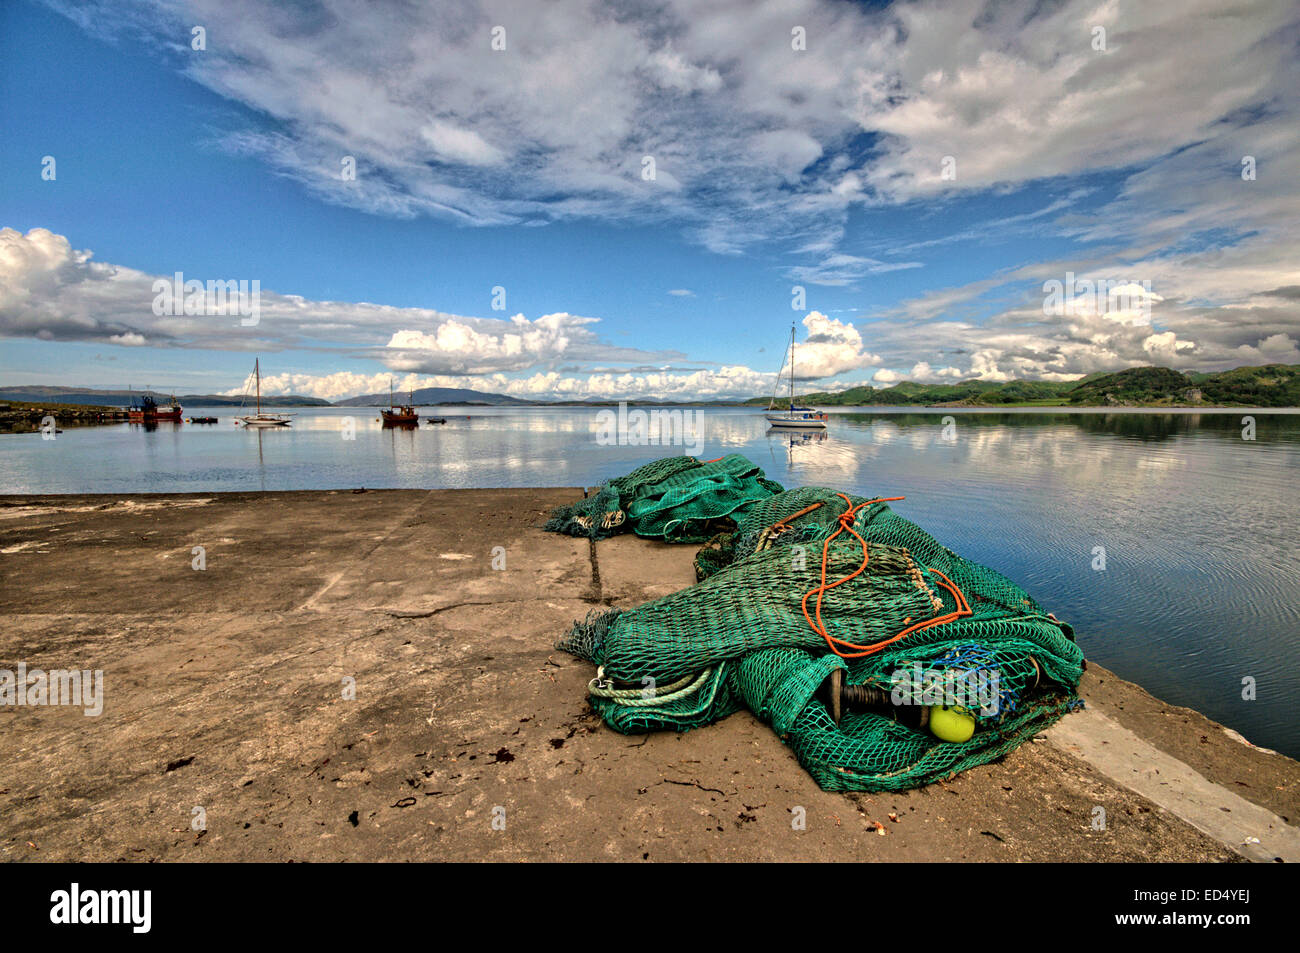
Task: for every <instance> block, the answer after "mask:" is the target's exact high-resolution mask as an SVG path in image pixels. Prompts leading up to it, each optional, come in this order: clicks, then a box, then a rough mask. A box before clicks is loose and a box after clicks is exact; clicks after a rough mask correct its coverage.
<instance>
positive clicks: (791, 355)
mask: <svg viewBox="0 0 1300 953" xmlns="http://www.w3.org/2000/svg"><path fill="white" fill-rule="evenodd" d="M794 328H795V325H794V322H793V321H791V322H790V409H791V410H794Z"/></svg>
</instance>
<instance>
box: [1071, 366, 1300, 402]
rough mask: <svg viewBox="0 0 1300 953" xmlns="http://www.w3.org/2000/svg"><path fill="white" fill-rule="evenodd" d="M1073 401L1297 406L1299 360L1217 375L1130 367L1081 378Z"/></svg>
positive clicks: (1164, 368) (1298, 399)
mask: <svg viewBox="0 0 1300 953" xmlns="http://www.w3.org/2000/svg"><path fill="white" fill-rule="evenodd" d="M1067 397H1068V399H1069V402H1070V403H1071V404H1083V405H1099V404H1141V405H1143V406H1161V405H1172V404H1180V405H1182V404H1190V405H1195V404H1212V405H1226V406H1243V407H1297V406H1300V364H1264V365H1262V366H1258V367H1237V368H1233V369H1232V370H1230V371H1220V372H1218V373H1216V374H1182V373H1179V372H1178V371H1175V370H1171V369H1170V368H1168V367H1130V368H1128V369H1127V370H1123V371H1117V372H1116V373H1114V374H1103V375H1101V376H1099V377H1095V378H1093V379H1091V380H1089V381H1085V382H1081V383H1080V384H1079V385H1078V386H1077V387H1075V388H1074V389H1072V390H1071V391H1069V393H1068V394H1067Z"/></svg>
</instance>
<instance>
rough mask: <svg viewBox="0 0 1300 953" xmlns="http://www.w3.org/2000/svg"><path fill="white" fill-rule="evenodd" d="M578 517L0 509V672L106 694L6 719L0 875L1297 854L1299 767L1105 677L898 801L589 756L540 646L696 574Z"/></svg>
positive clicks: (340, 506) (749, 729)
mask: <svg viewBox="0 0 1300 953" xmlns="http://www.w3.org/2000/svg"><path fill="white" fill-rule="evenodd" d="M580 495H581V490H579V489H548V490H473V491H456V490H436V491H429V492H422V491H396V490H394V491H370V492H350V491H346V490H343V491H332V492H331V491H314V492H301V493H269V494H252V493H250V494H209V495H184V496H183V495H160V496H153V495H150V496H47V497H17V496H8V497H0V610H2V611H3V619H4V629H3V635H2V636H0V669H6V670H11V671H16V668H17V666H18V665H19V663H24V664H25V665H26V666H27V668H28V670H29V671H30V670H32V669H35V668H42V669H77V670H87V671H94V670H101V671H102V672H103V698H102V702H103V711H102V714H99V715H97V716H87V715H85V714H84V713H83V711H82V709H81V708H80V707H71V706H39V705H38V706H31V705H24V706H17V705H2V706H0V746H2V747H3V751H4V757H3V758H0V857H2V858H3V859H4V860H7V861H49V860H97V861H113V860H127V861H151V860H235V861H238V860H303V861H307V860H311V861H341V860H366V861H369V860H465V859H482V860H522V859H537V860H627V861H632V860H651V861H657V860H877V861H891V860H930V861H940V860H967V861H1013V860H1043V861H1054V860H1070V861H1164V860H1174V861H1204V860H1217V861H1240V860H1244V859H1250V860H1259V861H1270V862H1271V861H1273V860H1275V859H1277V858H1281V859H1283V860H1288V861H1295V860H1300V829H1298V828H1297V827H1296V826H1295V825H1296V824H1297V823H1300V764H1297V763H1296V762H1295V761H1292V760H1291V759H1289V758H1286V757H1283V756H1282V755H1280V754H1275V753H1270V752H1266V751H1263V750H1261V749H1257V748H1254V747H1252V746H1250V745H1249V744H1248V743H1246V742H1245V741H1244V740H1243V739H1241V738H1240V737H1239V736H1237V735H1235V734H1234V733H1232V732H1229V731H1227V730H1226V729H1224V728H1223V727H1222V726H1220V725H1218V724H1216V723H1214V722H1212V721H1210V720H1208V719H1206V718H1205V717H1203V716H1201V715H1200V714H1198V713H1197V712H1194V711H1191V710H1189V709H1185V708H1178V707H1174V706H1170V705H1166V704H1164V703H1163V702H1161V701H1159V700H1158V699H1156V698H1153V697H1152V696H1150V695H1149V694H1147V693H1146V692H1144V691H1143V690H1142V689H1141V688H1139V687H1137V686H1135V685H1132V684H1130V683H1128V682H1125V681H1123V680H1121V679H1119V678H1117V677H1115V676H1114V675H1112V674H1110V673H1108V672H1106V671H1105V670H1103V669H1101V668H1100V667H1098V666H1096V665H1092V666H1090V669H1089V671H1088V673H1087V675H1086V676H1085V678H1084V682H1083V686H1082V693H1083V695H1084V697H1085V698H1086V700H1087V702H1088V709H1087V710H1086V711H1085V712H1082V713H1077V714H1074V715H1071V716H1069V717H1067V718H1066V719H1065V720H1064V721H1063V722H1062V723H1061V724H1059V725H1058V726H1056V727H1055V728H1053V729H1052V730H1050V731H1049V732H1047V733H1046V734H1045V735H1043V736H1040V737H1039V738H1037V739H1035V740H1034V741H1033V742H1031V743H1028V744H1025V745H1023V746H1021V747H1020V748H1019V749H1017V750H1016V751H1014V752H1013V753H1011V754H1010V755H1008V756H1007V757H1005V758H1004V759H1002V760H1000V761H998V762H996V763H994V764H990V765H986V766H984V767H981V768H977V769H975V770H972V771H969V772H967V773H965V774H963V775H960V776H958V777H956V778H954V779H952V780H950V781H947V782H944V783H940V784H935V785H931V786H929V787H927V788H924V789H920V790H916V791H910V792H906V793H903V794H884V795H881V794H875V795H867V794H861V795H843V794H830V793H826V792H823V791H821V790H820V789H819V788H818V787H817V786H816V784H815V783H814V782H813V781H812V779H811V777H809V775H808V774H807V773H806V772H805V771H804V770H803V769H802V768H801V767H800V766H799V764H798V762H797V761H796V760H795V758H794V756H793V755H792V754H791V752H790V751H789V750H788V749H787V748H786V747H784V746H783V745H782V744H781V742H780V741H779V740H778V738H777V737H776V735H775V734H774V733H773V732H772V731H771V730H770V729H769V728H768V727H767V726H766V725H764V724H762V723H761V722H759V721H758V720H757V719H755V718H753V717H752V716H751V715H749V714H748V713H747V712H741V713H738V714H736V715H733V716H731V717H729V718H727V719H725V720H723V721H721V722H719V723H717V724H715V725H712V726H709V727H706V728H702V729H700V730H697V731H692V732H688V733H686V734H681V735H678V734H668V733H660V734H654V735H648V736H642V737H626V736H623V735H620V734H617V733H615V732H613V731H611V730H610V729H608V728H606V727H605V726H604V725H603V724H602V723H601V722H600V721H599V720H598V719H597V718H596V717H595V716H594V715H593V714H592V713H591V710H590V708H589V706H588V704H587V701H586V696H585V686H586V683H587V680H588V679H589V678H590V677H591V675H592V674H593V673H592V671H591V668H590V666H588V665H587V664H585V663H583V662H581V661H579V660H577V659H574V658H571V657H570V656H567V655H565V654H563V653H559V652H556V651H555V650H554V649H553V648H552V645H553V643H554V641H555V639H556V638H557V636H558V635H560V634H561V633H562V632H563V631H564V630H565V628H566V627H567V626H568V625H569V623H570V622H572V620H573V619H575V618H580V617H582V616H584V615H585V614H586V613H587V612H588V611H589V610H591V609H592V608H595V607H603V606H611V605H614V606H629V607H630V606H633V605H637V604H639V603H641V602H644V601H645V600H647V599H652V598H655V597H657V596H660V595H664V594H666V593H669V592H673V591H676V590H677V589H680V588H682V587H685V586H688V585H690V584H691V583H692V582H693V581H694V575H693V572H692V569H691V559H692V556H693V554H694V550H693V548H692V547H689V546H680V547H674V546H668V545H664V544H657V543H651V542H648V541H645V540H640V539H636V538H634V537H631V536H623V537H618V538H615V539H612V540H608V541H605V542H601V543H599V544H595V545H593V544H590V543H588V542H587V541H586V540H577V539H571V538H568V537H563V536H556V535H552V534H548V533H544V532H542V531H541V529H540V526H541V524H542V522H543V521H544V519H545V514H546V513H547V511H548V510H549V509H550V508H551V507H553V506H556V505H558V504H560V503H565V502H569V501H571V500H573V499H574V498H575V497H577V496H580ZM198 547H201V550H199V549H197V548H198ZM502 560H504V568H494V566H493V563H494V561H495V562H496V563H497V565H498V566H500V565H501V564H502ZM200 565H201V566H202V568H195V567H196V566H200ZM353 686H354V695H353V692H352V691H351V689H352V688H353ZM797 808H802V809H803V810H804V812H806V829H803V830H799V829H796V828H795V826H794V825H792V819H793V818H794V817H795V816H796V815H795V813H793V812H795V810H796V809H797ZM1098 808H1101V809H1103V810H1104V812H1105V814H1104V817H1105V824H1104V829H1100V830H1099V829H1097V824H1096V821H1097V819H1098V817H1099V815H1098V813H1097V809H1098ZM878 825H883V826H879V827H878ZM882 832H883V833H882Z"/></svg>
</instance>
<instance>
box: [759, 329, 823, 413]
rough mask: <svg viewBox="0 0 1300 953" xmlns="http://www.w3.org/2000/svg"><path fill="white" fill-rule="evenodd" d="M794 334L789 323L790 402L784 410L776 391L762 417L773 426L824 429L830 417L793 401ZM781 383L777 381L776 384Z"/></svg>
mask: <svg viewBox="0 0 1300 953" xmlns="http://www.w3.org/2000/svg"><path fill="white" fill-rule="evenodd" d="M794 334H795V325H793V324H791V325H790V402H789V404H788V405H787V406H786V408H785V410H782V409H781V408H780V407H778V406H777V401H776V393H775V392H773V394H772V400H771V402H770V403H769V404H768V405H767V413H766V414H764V417H766V418H767V422H768V423H770V424H771V425H772V426H773V427H782V428H794V429H799V430H813V429H815V430H824V429H826V423H827V421H829V420H830V418H829V417H828V416H827V415H826V414H825V413H823V412H822V411H820V410H815V409H814V408H812V407H800V406H798V405H797V404H796V403H795V402H794ZM780 384H781V382H780V380H778V381H777V386H778V387H779V386H780Z"/></svg>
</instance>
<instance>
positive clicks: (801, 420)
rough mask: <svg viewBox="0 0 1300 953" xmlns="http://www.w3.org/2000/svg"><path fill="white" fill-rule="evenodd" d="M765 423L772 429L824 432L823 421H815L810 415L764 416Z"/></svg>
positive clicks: (824, 422)
mask: <svg viewBox="0 0 1300 953" xmlns="http://www.w3.org/2000/svg"><path fill="white" fill-rule="evenodd" d="M763 416H764V417H765V418H766V419H767V422H768V423H770V424H771V425H772V426H773V427H789V428H793V429H797V430H825V429H826V421H825V419H821V420H819V419H817V418H816V417H813V416H811V415H801V416H797V417H787V416H786V415H785V414H764V415H763Z"/></svg>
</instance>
